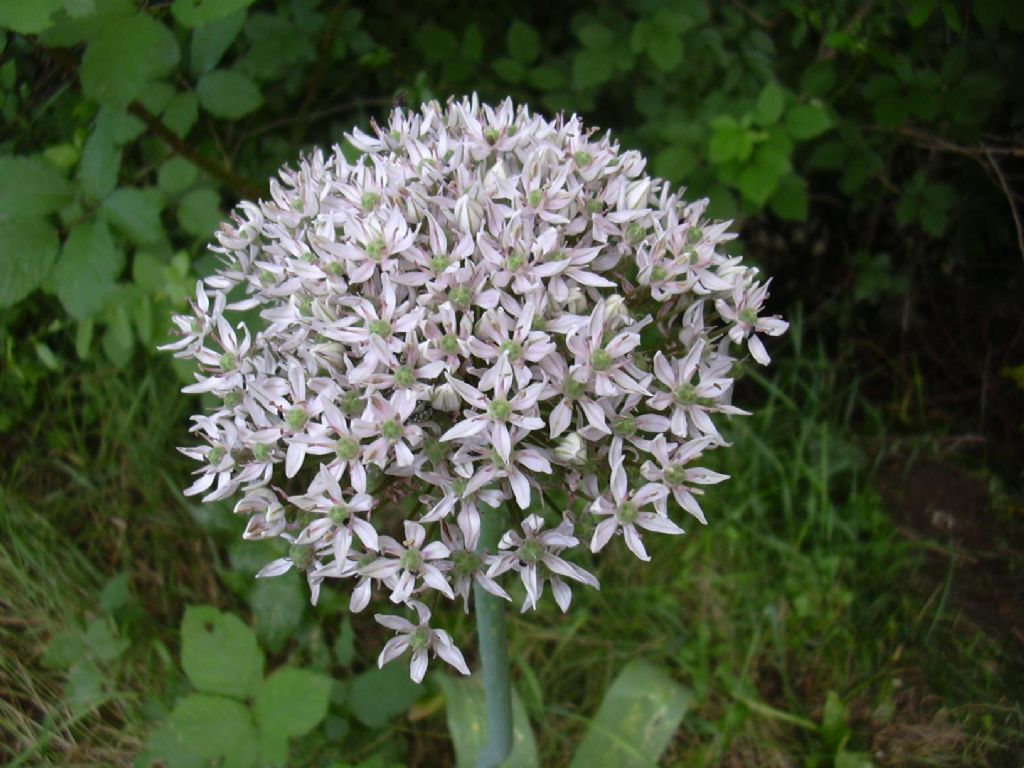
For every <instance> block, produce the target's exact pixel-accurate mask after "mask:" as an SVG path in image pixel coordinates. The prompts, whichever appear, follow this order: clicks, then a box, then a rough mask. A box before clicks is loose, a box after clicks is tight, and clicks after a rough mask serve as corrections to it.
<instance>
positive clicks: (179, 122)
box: [163, 93, 199, 138]
mask: <svg viewBox="0 0 1024 768" xmlns="http://www.w3.org/2000/svg"><path fill="white" fill-rule="evenodd" d="M198 118H199V101H198V99H196V95H195V94H194V93H176V94H175V95H174V96H172V97H171V100H170V101H169V102H167V107H166V109H164V113H163V121H164V125H166V126H167V127H168V128H170V129H171V130H172V131H174V133H175V135H177V136H179V137H180V138H185V136H187V135H188V132H189V131H191V130H192V126H193V125H195V124H196V120H197V119H198Z"/></svg>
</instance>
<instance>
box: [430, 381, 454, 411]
mask: <svg viewBox="0 0 1024 768" xmlns="http://www.w3.org/2000/svg"><path fill="white" fill-rule="evenodd" d="M430 405H431V406H432V407H433V408H434V410H435V411H449V412H450V411H457V410H459V393H458V392H456V391H455V387H453V386H452V385H451V384H447V383H446V384H439V385H438V386H436V387H434V391H433V393H432V394H431V396H430Z"/></svg>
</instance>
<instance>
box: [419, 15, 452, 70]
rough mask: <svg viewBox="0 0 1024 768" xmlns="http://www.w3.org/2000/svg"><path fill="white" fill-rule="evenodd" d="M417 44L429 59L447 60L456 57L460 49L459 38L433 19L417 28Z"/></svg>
mask: <svg viewBox="0 0 1024 768" xmlns="http://www.w3.org/2000/svg"><path fill="white" fill-rule="evenodd" d="M416 45H418V46H419V49H420V50H421V51H422V52H423V56H424V57H425V58H426V59H427V61H447V60H449V59H451V58H453V57H455V55H456V54H457V53H458V51H459V40H458V38H457V37H455V35H454V34H452V32H450V31H449V30H447V29H445V28H444V27H439V26H438V25H437V24H434V23H433V22H431V21H428V22H427V23H426V24H423V25H421V26H420V27H419V29H417V30H416Z"/></svg>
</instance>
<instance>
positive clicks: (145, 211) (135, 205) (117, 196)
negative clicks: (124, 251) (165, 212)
mask: <svg viewBox="0 0 1024 768" xmlns="http://www.w3.org/2000/svg"><path fill="white" fill-rule="evenodd" d="M100 213H101V214H102V215H103V217H104V218H105V219H106V220H107V221H108V222H110V224H111V225H112V226H113V227H114V228H115V229H117V230H118V231H119V232H122V233H123V234H124V235H125V236H126V237H127V238H128V239H129V240H131V241H132V242H134V243H136V244H137V245H146V244H148V243H153V242H156V241H157V240H159V239H160V238H161V237H163V232H164V230H163V225H162V224H161V223H160V203H159V201H158V200H157V198H156V197H155V196H154V195H153V194H150V193H147V192H146V191H145V190H141V189H133V188H130V187H121V188H120V189H116V190H114V191H113V192H112V193H111V194H110V196H109V197H108V198H107V199H106V200H104V201H103V205H102V206H101V207H100Z"/></svg>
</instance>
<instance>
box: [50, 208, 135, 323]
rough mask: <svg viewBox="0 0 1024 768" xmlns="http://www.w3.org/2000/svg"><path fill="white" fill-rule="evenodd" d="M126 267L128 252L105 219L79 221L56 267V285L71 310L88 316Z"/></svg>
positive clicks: (54, 275)
mask: <svg viewBox="0 0 1024 768" xmlns="http://www.w3.org/2000/svg"><path fill="white" fill-rule="evenodd" d="M123 268H124V253H123V252H122V251H121V249H120V248H118V247H117V246H116V245H115V243H114V238H113V237H111V235H110V229H109V228H108V227H107V225H106V223H105V222H104V221H102V220H100V221H95V222H91V221H89V222H85V223H83V224H79V225H78V226H77V227H75V228H74V229H73V230H71V234H70V235H68V239H67V240H66V241H65V242H64V248H63V249H62V250H61V254H60V260H59V261H58V262H57V266H56V267H55V268H54V271H53V286H54V289H55V290H56V293H57V297H58V298H59V299H60V302H61V304H63V305H64V309H66V310H67V312H68V314H69V315H71V316H72V317H73V318H75V319H76V320H84V319H85V318H87V317H90V316H91V315H92V314H93V313H95V312H96V311H97V310H98V309H100V307H102V306H103V303H104V302H105V301H106V299H107V297H108V296H109V295H110V293H111V292H112V291H113V289H114V283H115V281H116V278H117V275H118V274H119V273H120V272H121V270H122V269H123Z"/></svg>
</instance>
